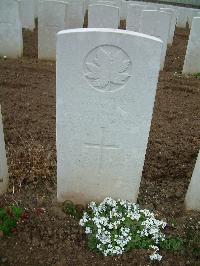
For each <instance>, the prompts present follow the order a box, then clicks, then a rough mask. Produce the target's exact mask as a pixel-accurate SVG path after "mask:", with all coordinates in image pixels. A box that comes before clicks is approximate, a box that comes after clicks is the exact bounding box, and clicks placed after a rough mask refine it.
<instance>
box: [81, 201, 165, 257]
mask: <svg viewBox="0 0 200 266" xmlns="http://www.w3.org/2000/svg"><path fill="white" fill-rule="evenodd" d="M79 223H80V225H81V226H83V227H84V228H85V233H86V234H87V235H88V245H89V247H90V248H91V249H96V250H98V251H100V252H101V253H103V254H104V256H107V255H111V256H112V255H119V254H122V253H123V252H125V251H128V250H130V249H133V248H144V249H150V250H152V254H151V255H150V259H151V260H159V261H160V260H161V259H162V256H161V255H160V254H159V253H158V251H159V247H160V243H162V242H163V241H164V240H165V234H164V233H163V229H164V228H165V226H166V222H164V221H162V220H157V219H156V218H155V216H154V214H153V213H151V212H150V211H149V210H146V209H140V208H139V206H138V205H137V204H135V203H131V202H128V201H124V200H120V199H119V200H117V201H116V200H114V199H112V198H109V197H108V198H105V199H104V200H103V201H102V202H101V203H100V204H97V203H95V202H91V203H90V204H89V205H88V211H87V212H84V214H83V217H82V219H81V220H80V222H79Z"/></svg>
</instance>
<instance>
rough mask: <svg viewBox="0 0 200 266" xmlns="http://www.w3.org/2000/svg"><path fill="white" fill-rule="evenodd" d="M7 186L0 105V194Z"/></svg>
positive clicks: (6, 167)
mask: <svg viewBox="0 0 200 266" xmlns="http://www.w3.org/2000/svg"><path fill="white" fill-rule="evenodd" d="M7 187H8V166H7V159H6V149H5V142H4V133H3V123H2V116H1V106H0V196H1V195H3V194H4V193H5V192H6V190H7Z"/></svg>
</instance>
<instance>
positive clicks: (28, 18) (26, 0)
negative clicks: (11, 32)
mask: <svg viewBox="0 0 200 266" xmlns="http://www.w3.org/2000/svg"><path fill="white" fill-rule="evenodd" d="M19 14H20V20H21V24H22V27H23V28H25V29H29V30H34V28H35V2H34V0H20V1H19Z"/></svg>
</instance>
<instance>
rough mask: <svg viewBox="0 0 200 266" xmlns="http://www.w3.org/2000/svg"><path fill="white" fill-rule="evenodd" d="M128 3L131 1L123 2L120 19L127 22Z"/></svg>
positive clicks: (123, 0)
mask: <svg viewBox="0 0 200 266" xmlns="http://www.w3.org/2000/svg"><path fill="white" fill-rule="evenodd" d="M128 3H129V1H125V0H122V1H121V10H120V18H121V19H122V20H126V18H127V11H128Z"/></svg>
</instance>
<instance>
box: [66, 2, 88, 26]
mask: <svg viewBox="0 0 200 266" xmlns="http://www.w3.org/2000/svg"><path fill="white" fill-rule="evenodd" d="M65 2H67V3H68V12H67V16H66V27H65V28H66V29H75V28H82V27H83V23H84V15H85V2H84V0H76V1H75V0H65Z"/></svg>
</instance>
